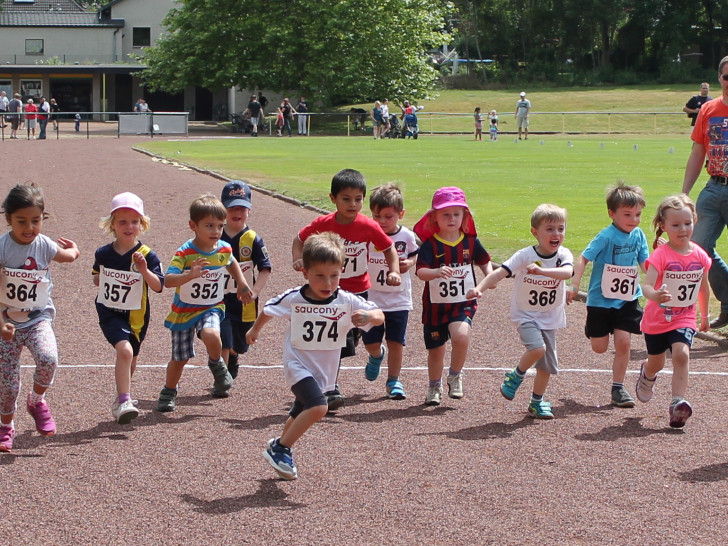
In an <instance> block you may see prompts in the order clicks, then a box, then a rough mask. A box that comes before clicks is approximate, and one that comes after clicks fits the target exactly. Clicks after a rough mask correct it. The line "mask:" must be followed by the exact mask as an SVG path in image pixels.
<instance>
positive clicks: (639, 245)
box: [581, 224, 650, 309]
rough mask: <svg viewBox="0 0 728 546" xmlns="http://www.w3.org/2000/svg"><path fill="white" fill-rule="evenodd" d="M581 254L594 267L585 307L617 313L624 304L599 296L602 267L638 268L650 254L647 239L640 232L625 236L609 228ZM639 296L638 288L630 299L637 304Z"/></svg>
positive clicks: (635, 231)
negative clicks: (608, 265) (605, 309)
mask: <svg viewBox="0 0 728 546" xmlns="http://www.w3.org/2000/svg"><path fill="white" fill-rule="evenodd" d="M581 254H582V256H584V257H585V258H586V259H587V260H589V261H590V262H592V264H593V267H592V274H591V279H589V293H588V294H587V298H586V304H587V305H589V306H592V307H605V308H607V309H620V308H621V307H622V306H623V305H624V304H625V303H626V302H625V301H624V300H617V299H612V298H605V297H604V295H603V294H602V273H603V272H604V264H611V265H629V266H634V265H639V264H642V263H644V262H645V261H646V260H647V258H648V257H649V255H650V250H649V247H648V246H647V238H646V237H645V234H644V232H643V231H642V230H641V229H640V228H635V229H633V230H632V231H631V232H629V233H625V232H623V231H621V230H620V229H618V228H616V227H615V226H614V224H612V225H610V226H609V227H606V228H604V229H603V230H602V231H600V232H599V233H598V234H597V236H596V237H594V239H593V240H592V241H591V242H590V243H589V245H588V246H587V247H586V249H585V250H584V252H582V253H581ZM641 295H642V289H641V288H640V287H638V288H637V291H636V293H635V294H634V297H633V298H632V299H633V300H636V299H637V298H639V297H640V296H641Z"/></svg>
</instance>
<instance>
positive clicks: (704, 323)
mask: <svg viewBox="0 0 728 546" xmlns="http://www.w3.org/2000/svg"><path fill="white" fill-rule="evenodd" d="M708 330H710V317H709V316H707V315H706V316H704V317H700V331H701V332H707V331H708ZM3 339H4V338H3Z"/></svg>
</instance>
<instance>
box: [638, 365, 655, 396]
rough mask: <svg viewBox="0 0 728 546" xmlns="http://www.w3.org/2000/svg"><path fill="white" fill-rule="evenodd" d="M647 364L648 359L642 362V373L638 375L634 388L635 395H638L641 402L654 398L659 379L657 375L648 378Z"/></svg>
mask: <svg viewBox="0 0 728 546" xmlns="http://www.w3.org/2000/svg"><path fill="white" fill-rule="evenodd" d="M645 364H647V361H646V360H645V361H644V362H642V366H641V367H640V375H639V376H638V377H637V385H635V389H634V393H635V396H637V400H639V401H640V402H649V401H650V399H651V398H652V392H653V388H654V386H655V381H657V376H655V377H653V378H652V379H647V377H646V376H645Z"/></svg>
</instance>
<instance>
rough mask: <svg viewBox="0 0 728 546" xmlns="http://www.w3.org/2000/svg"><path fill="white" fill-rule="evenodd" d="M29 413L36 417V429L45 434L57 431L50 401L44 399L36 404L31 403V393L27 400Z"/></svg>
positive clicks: (49, 434) (50, 434) (52, 433)
mask: <svg viewBox="0 0 728 546" xmlns="http://www.w3.org/2000/svg"><path fill="white" fill-rule="evenodd" d="M27 408H28V413H30V415H31V416H32V417H33V419H35V429H36V430H37V431H38V433H39V434H41V435H43V436H53V435H54V434H55V433H56V422H55V421H54V420H53V415H52V414H51V408H49V407H48V402H46V401H45V400H42V401H41V402H40V403H39V404H36V405H35V406H33V405H31V403H30V393H28V401H27Z"/></svg>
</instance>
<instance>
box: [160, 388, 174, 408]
mask: <svg viewBox="0 0 728 546" xmlns="http://www.w3.org/2000/svg"><path fill="white" fill-rule="evenodd" d="M176 405H177V389H168V388H167V387H164V388H163V389H162V392H160V393H159V400H158V401H157V411H160V412H162V413H167V412H170V411H174V408H175V407H176Z"/></svg>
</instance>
